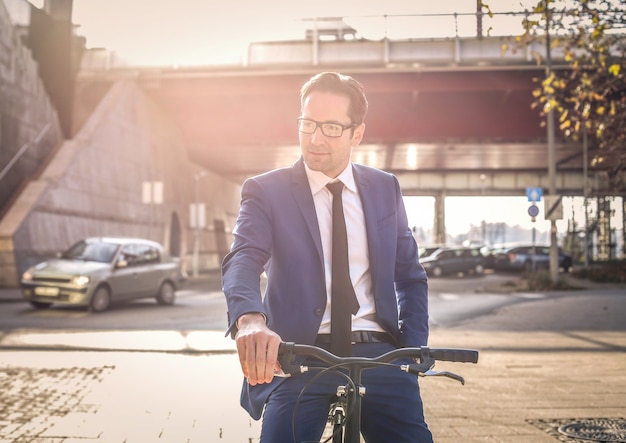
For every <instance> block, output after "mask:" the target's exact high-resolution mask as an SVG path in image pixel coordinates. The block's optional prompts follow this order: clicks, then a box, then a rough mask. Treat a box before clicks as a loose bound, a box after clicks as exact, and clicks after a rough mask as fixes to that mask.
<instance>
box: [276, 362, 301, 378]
mask: <svg viewBox="0 0 626 443" xmlns="http://www.w3.org/2000/svg"><path fill="white" fill-rule="evenodd" d="M308 370H309V367H308V366H304V365H282V366H281V368H280V371H274V377H282V378H287V377H291V376H292V375H297V374H303V373H305V372H307V371H308Z"/></svg>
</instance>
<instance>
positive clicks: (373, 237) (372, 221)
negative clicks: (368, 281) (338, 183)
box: [352, 165, 380, 280]
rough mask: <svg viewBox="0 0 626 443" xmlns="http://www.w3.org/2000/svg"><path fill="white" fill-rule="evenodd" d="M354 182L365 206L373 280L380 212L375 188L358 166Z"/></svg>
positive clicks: (355, 167) (355, 170) (354, 166)
mask: <svg viewBox="0 0 626 443" xmlns="http://www.w3.org/2000/svg"><path fill="white" fill-rule="evenodd" d="M352 170H353V172H354V180H355V182H356V185H357V187H358V188H359V197H360V198H361V204H362V205H363V216H364V217H365V230H366V233H367V248H368V251H369V261H370V273H371V276H372V280H374V279H375V278H376V269H377V266H376V265H377V262H376V257H378V251H379V247H380V245H379V241H378V210H377V207H376V200H375V198H374V193H375V191H376V189H375V186H374V184H373V183H371V181H370V180H369V179H368V177H367V176H366V174H365V173H364V171H363V170H362V169H361V168H359V166H358V165H353V167H352Z"/></svg>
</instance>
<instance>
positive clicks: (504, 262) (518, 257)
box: [494, 245, 573, 272]
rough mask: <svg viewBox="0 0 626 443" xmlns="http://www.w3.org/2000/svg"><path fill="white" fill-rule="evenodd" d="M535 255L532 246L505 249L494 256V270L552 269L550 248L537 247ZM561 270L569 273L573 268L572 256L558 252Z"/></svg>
mask: <svg viewBox="0 0 626 443" xmlns="http://www.w3.org/2000/svg"><path fill="white" fill-rule="evenodd" d="M534 248H535V251H534V254H533V246H532V245H522V246H515V247H510V248H507V249H504V250H502V251H500V252H498V253H497V254H496V255H495V256H494V269H496V270H501V271H524V272H530V271H532V270H533V262H534V269H535V270H538V269H549V268H550V246H549V245H535V246H534ZM558 263H559V268H560V269H563V271H565V272H568V271H569V270H570V268H571V267H572V264H573V260H572V256H571V255H568V254H565V253H564V252H563V251H562V250H561V249H560V248H559V250H558Z"/></svg>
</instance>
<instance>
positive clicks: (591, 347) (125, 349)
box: [0, 291, 626, 443]
mask: <svg viewBox="0 0 626 443" xmlns="http://www.w3.org/2000/svg"><path fill="white" fill-rule="evenodd" d="M624 319H626V293H623V292H619V291H607V292H598V293H596V294H586V295H576V294H573V295H572V296H571V297H564V298H559V299H555V300H549V301H548V300H543V301H541V300H537V301H531V302H528V303H523V304H518V305H513V306H509V307H507V308H504V309H502V310H500V311H499V312H497V313H496V314H493V315H489V316H485V317H483V318H480V319H478V320H474V321H472V322H470V323H468V324H461V325H458V326H457V327H455V328H445V329H443V328H435V329H433V330H432V332H431V346H432V347H437V346H440V347H470V348H476V349H478V350H479V351H480V361H479V364H478V365H471V364H451V363H446V364H444V363H440V364H438V366H437V368H436V369H438V370H450V371H452V372H456V373H460V374H462V375H463V376H465V378H466V384H465V386H461V385H460V384H459V383H457V382H454V381H452V380H450V379H444V378H437V377H431V378H426V379H421V386H422V391H423V397H424V402H425V405H426V418H427V421H428V423H429V425H430V427H431V429H432V430H433V434H434V436H435V441H436V442H438V443H453V442H454V443H459V442H461V443H472V442H503V443H504V442H506V443H522V442H524V443H530V442H532V443H542V442H545V443H549V442H553V443H554V442H557V441H566V442H567V441H569V442H584V441H587V442H589V441H594V440H579V439H574V438H569V437H566V436H564V435H560V436H558V435H559V434H558V433H557V430H556V428H558V426H560V425H564V424H568V423H574V424H576V423H584V421H583V420H584V419H590V418H595V419H600V418H606V419H610V420H612V421H613V422H615V421H617V419H620V418H621V419H622V420H623V419H626V320H624ZM557 320H558V322H564V321H565V325H566V328H565V329H563V330H556V329H558V328H556V326H555V323H557ZM240 381H241V375H240V372H239V367H238V362H237V358H236V355H235V354H234V348H233V343H232V341H230V340H229V339H226V338H224V337H223V332H221V331H215V332H210V331H191V332H185V333H179V332H172V331H165V332H163V331H154V332H145V331H115V332H95V331H94V332H87V333H85V332H82V333H72V332H62V331H57V332H45V333H44V332H39V331H11V332H8V333H5V334H4V335H2V336H1V337H0V443H8V442H18V443H27V442H28V443H79V442H80V443H86V442H106V443H109V442H111V443H117V442H119V443H122V442H126V443H133V442H134V443H151V442H172V443H177V442H191V443H193V442H205V443H206V442H221V441H224V442H227V443H239V442H241V443H250V442H257V441H258V432H259V423H258V422H254V421H252V420H250V419H249V418H248V416H247V415H246V414H245V413H244V412H243V411H242V410H241V409H240V408H239V405H238V396H239V386H240ZM618 423H619V421H618ZM624 432H626V430H624ZM596 441H597V440H596ZM616 441H619V440H616ZM278 443H280V442H278Z"/></svg>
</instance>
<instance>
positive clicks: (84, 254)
mask: <svg viewBox="0 0 626 443" xmlns="http://www.w3.org/2000/svg"><path fill="white" fill-rule="evenodd" d="M181 281H182V274H181V267H180V260H179V259H178V258H174V257H170V256H169V254H167V253H166V252H165V251H164V249H163V247H162V246H161V245H160V244H159V243H156V242H153V241H150V240H144V239H140V238H113V237H110V238H107V237H93V238H87V239H84V240H81V241H79V242H78V243H76V244H74V245H73V246H72V247H70V248H69V249H68V250H66V251H65V252H63V253H61V254H60V255H59V257H58V258H54V259H51V260H46V261H44V262H42V263H39V264H38V265H36V266H33V267H31V268H30V269H28V270H27V271H26V272H24V274H23V275H22V279H21V282H20V284H21V287H22V295H23V296H24V298H25V299H26V300H28V301H29V302H30V304H31V305H33V306H34V307H35V308H37V309H46V308H49V307H50V306H52V305H53V304H62V305H76V306H87V307H88V308H89V309H90V310H91V311H95V312H101V311H104V310H106V309H107V308H108V307H109V306H110V304H111V303H113V302H117V301H127V300H132V299H137V298H146V297H155V298H156V300H157V302H158V303H159V304H162V305H171V304H173V303H174V301H175V299H176V289H177V285H178V284H179V283H180V282H181Z"/></svg>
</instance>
